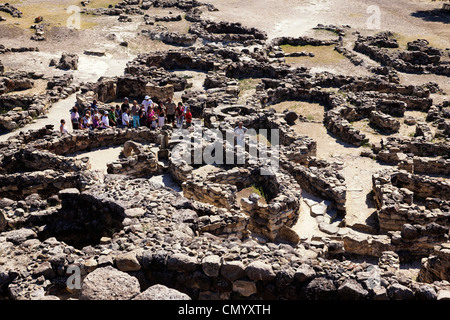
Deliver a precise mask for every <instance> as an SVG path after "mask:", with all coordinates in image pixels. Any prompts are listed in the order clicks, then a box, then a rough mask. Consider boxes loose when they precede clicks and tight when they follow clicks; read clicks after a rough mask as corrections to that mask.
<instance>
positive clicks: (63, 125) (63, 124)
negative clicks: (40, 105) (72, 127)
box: [59, 119, 69, 133]
mask: <svg viewBox="0 0 450 320" xmlns="http://www.w3.org/2000/svg"><path fill="white" fill-rule="evenodd" d="M59 132H61V133H69V130H67V126H66V121H65V120H64V119H61V125H60V126H59Z"/></svg>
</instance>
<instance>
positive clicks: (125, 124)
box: [122, 109, 130, 128]
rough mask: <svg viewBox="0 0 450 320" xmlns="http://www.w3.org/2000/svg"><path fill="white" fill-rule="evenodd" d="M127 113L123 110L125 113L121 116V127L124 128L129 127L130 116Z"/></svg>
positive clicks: (126, 110)
mask: <svg viewBox="0 0 450 320" xmlns="http://www.w3.org/2000/svg"><path fill="white" fill-rule="evenodd" d="M128 113H129V111H128V109H125V111H124V112H123V114H122V126H123V127H124V128H129V127H130V116H129V115H128Z"/></svg>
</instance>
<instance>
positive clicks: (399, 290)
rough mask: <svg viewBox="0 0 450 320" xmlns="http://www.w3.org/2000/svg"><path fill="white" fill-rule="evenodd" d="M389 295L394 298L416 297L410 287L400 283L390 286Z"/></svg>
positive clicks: (410, 298)
mask: <svg viewBox="0 0 450 320" xmlns="http://www.w3.org/2000/svg"><path fill="white" fill-rule="evenodd" d="M387 290H388V295H389V297H390V298H391V299H393V300H412V299H414V293H413V292H412V290H411V289H409V288H408V287H405V286H404V285H401V284H399V283H394V284H393V285H391V286H389V288H388V289H387Z"/></svg>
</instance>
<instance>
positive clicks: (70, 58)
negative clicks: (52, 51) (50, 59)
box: [56, 52, 78, 70]
mask: <svg viewBox="0 0 450 320" xmlns="http://www.w3.org/2000/svg"><path fill="white" fill-rule="evenodd" d="M56 67H57V68H58V69H63V70H78V55H77V54H74V53H67V52H64V53H63V54H62V56H61V58H60V59H59V63H58V64H57V65H56Z"/></svg>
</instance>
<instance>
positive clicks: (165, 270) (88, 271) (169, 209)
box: [0, 1, 450, 300]
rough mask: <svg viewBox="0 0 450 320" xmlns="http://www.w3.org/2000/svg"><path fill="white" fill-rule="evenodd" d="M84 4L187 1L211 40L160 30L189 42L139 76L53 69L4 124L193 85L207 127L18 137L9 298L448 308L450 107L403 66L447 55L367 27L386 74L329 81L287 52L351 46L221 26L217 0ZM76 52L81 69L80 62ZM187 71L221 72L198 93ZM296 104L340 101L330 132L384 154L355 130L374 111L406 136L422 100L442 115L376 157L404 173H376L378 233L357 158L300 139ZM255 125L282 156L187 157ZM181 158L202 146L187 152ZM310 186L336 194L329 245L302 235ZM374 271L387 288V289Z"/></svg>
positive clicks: (130, 70) (9, 146) (6, 169)
mask: <svg viewBox="0 0 450 320" xmlns="http://www.w3.org/2000/svg"><path fill="white" fill-rule="evenodd" d="M84 6H85V8H86V11H85V12H86V13H89V14H102V15H103V14H104V15H115V16H119V17H120V16H121V15H133V16H135V15H137V16H138V15H144V13H145V10H147V9H148V8H150V7H151V6H154V7H158V6H162V7H177V8H179V9H182V10H184V11H186V19H189V21H192V22H194V24H193V25H192V27H191V29H190V31H189V33H190V34H193V35H195V37H193V38H195V40H197V39H203V41H204V42H203V43H200V44H197V45H196V46H195V47H194V46H191V44H190V41H188V42H184V41H185V40H186V37H187V36H184V37H181V38H176V35H170V34H165V36H164V32H165V31H164V30H163V31H162V33H159V34H158V35H157V34H156V33H155V35H154V36H158V37H163V38H161V39H166V40H165V41H168V42H171V43H181V44H183V45H186V46H187V47H186V48H179V49H177V50H171V51H168V52H152V53H145V54H141V55H139V56H138V57H137V58H135V59H134V60H133V61H130V62H129V63H128V64H127V67H126V69H125V72H124V75H123V76H119V77H112V78H100V79H99V80H98V81H97V82H95V83H82V84H81V85H80V86H73V85H72V84H71V83H72V80H73V78H71V75H70V74H68V75H66V76H62V77H54V78H52V79H47V91H46V92H45V93H44V94H42V95H39V96H33V97H27V98H24V96H20V95H17V96H15V95H2V96H1V97H0V106H1V108H2V109H5V110H8V111H7V113H5V114H2V115H1V117H0V127H1V128H2V129H3V130H4V131H12V130H14V129H15V128H17V127H18V126H24V125H26V124H27V123H29V122H30V119H29V117H31V118H32V117H33V116H37V115H40V114H44V113H45V112H46V110H47V109H48V108H49V107H50V106H51V104H52V103H54V102H55V101H57V100H59V99H64V98H65V97H67V95H68V94H71V93H74V92H77V105H78V106H79V107H80V108H82V109H83V108H85V107H87V105H88V104H90V103H91V102H92V101H93V100H97V101H98V102H99V107H100V109H106V108H107V107H108V105H107V104H108V103H111V102H114V101H117V100H120V99H121V98H123V97H125V96H127V97H130V98H131V99H133V98H139V97H141V98H142V96H144V95H151V96H152V98H153V97H155V99H154V100H155V101H156V102H158V101H160V100H164V99H166V98H167V97H173V95H174V93H175V92H183V94H182V100H183V103H185V104H187V105H189V106H190V107H191V109H192V112H193V115H194V117H195V118H196V119H203V124H201V123H194V126H193V128H191V130H189V131H188V133H187V137H184V138H187V139H181V137H180V136H179V134H178V133H177V131H176V130H175V129H174V128H172V126H171V125H166V126H164V127H163V128H158V129H156V130H150V129H148V128H143V127H141V128H137V129H121V128H111V129H106V130H101V131H91V132H86V131H74V132H73V133H69V134H60V133H59V132H57V131H55V130H53V126H51V125H49V126H47V127H44V128H42V129H39V130H29V131H26V132H21V133H19V134H17V135H15V136H12V137H11V138H10V139H8V140H7V141H5V142H1V143H0V163H1V166H0V203H1V206H0V231H1V233H0V251H1V252H2V254H3V256H2V257H1V258H0V262H1V263H0V275H1V276H0V295H1V297H4V298H10V299H17V300H22V299H27V300H29V299H67V298H75V299H149V297H157V296H158V297H166V298H167V297H174V296H175V297H178V298H180V299H205V300H211V299H243V298H245V299H309V300H319V299H320V300H323V299H344V300H346V299H363V300H365V299H373V300H386V299H393V300H396V299H426V300H436V299H445V297H447V296H448V292H449V290H450V284H449V282H448V281H449V274H448V268H449V265H450V259H449V252H450V251H449V227H450V226H449V219H448V218H449V215H450V211H449V209H450V202H449V201H450V199H449V194H450V192H449V191H450V190H449V189H450V186H449V183H448V179H442V178H439V177H432V176H430V175H432V174H438V175H442V176H444V177H448V174H449V172H448V161H449V159H448V155H449V154H450V153H449V144H448V135H449V127H450V126H449V125H448V118H449V114H450V113H449V112H448V110H447V109H448V103H447V102H444V103H442V104H440V105H434V104H433V100H432V98H431V94H432V93H435V92H437V91H438V90H439V88H438V86H437V85H436V84H432V83H431V84H426V85H422V86H417V85H409V86H404V85H401V84H400V83H399V80H398V75H397V73H396V70H398V71H402V72H415V73H423V72H425V71H427V72H432V73H436V74H442V75H448V72H447V71H448V70H447V69H448V65H447V64H446V63H444V62H445V61H441V56H442V55H441V53H440V51H439V50H436V49H435V48H432V47H430V46H429V45H428V43H427V42H425V41H422V40H420V39H419V40H418V41H414V42H411V43H409V44H408V50H407V51H399V52H396V51H395V50H393V51H389V54H386V52H387V51H386V50H384V49H385V48H394V49H395V48H397V47H398V44H397V43H396V41H395V40H394V39H391V37H390V36H389V35H386V34H384V35H383V34H382V35H378V36H374V37H366V38H364V37H360V38H358V40H357V42H356V43H355V47H354V51H356V52H361V53H364V54H366V55H368V56H370V57H371V58H372V59H373V60H375V61H378V62H380V63H381V64H382V65H383V66H380V67H377V68H373V69H371V70H372V71H371V75H370V76H368V77H357V76H344V75H336V74H333V73H329V72H319V73H312V72H310V70H309V69H307V68H291V67H290V66H289V65H287V64H285V61H284V58H285V57H286V55H285V54H283V53H282V50H280V46H281V45H283V44H290V45H315V46H335V49H336V50H337V51H338V52H342V54H343V55H344V56H345V57H347V58H349V59H350V60H351V61H352V62H353V61H354V63H358V62H357V61H356V60H355V59H356V58H355V57H356V56H355V55H354V53H353V52H352V51H351V50H348V49H345V50H343V49H342V48H343V47H342V46H341V41H340V40H319V39H314V38H308V37H299V38H292V37H291V38H289V37H281V38H277V39H274V40H272V41H270V42H269V41H267V36H266V35H265V34H264V33H263V32H261V31H259V30H256V29H254V28H247V27H244V26H242V25H240V24H235V23H228V22H211V21H206V20H203V19H202V18H201V10H200V9H199V8H203V7H205V6H206V7H207V9H208V10H214V9H215V8H214V7H213V6H211V5H205V4H203V3H200V2H197V1H143V2H142V3H140V2H139V1H123V2H121V3H120V4H118V5H116V6H115V7H112V8H101V9H91V8H89V1H84ZM149 25H151V24H149ZM318 28H322V29H326V30H332V31H333V32H335V33H337V34H338V35H339V36H340V37H345V36H346V34H347V33H348V32H347V29H348V28H347V27H342V28H341V27H335V26H318ZM166 36H167V37H166ZM163 41H164V40H163ZM210 42H211V43H210ZM224 43H226V44H228V45H227V46H224V45H223V44H224ZM241 45H242V46H244V49H242V48H241V47H239V46H241ZM250 45H251V46H255V47H253V48H252V49H250V47H248V46H250ZM340 50H341V51H340ZM62 60H64V59H62ZM69 60H70V59H69ZM70 61H72V62H74V61H73V60H70ZM70 61H69V62H70ZM63 62H64V61H63ZM72 62H70V63H69V64H68V65H67V66H68V68H67V69H76V68H72V67H74V63H72ZM64 66H66V65H64ZM61 67H63V66H61ZM180 69H181V70H196V71H203V72H206V73H207V76H206V78H205V82H204V90H200V91H195V90H188V83H187V81H186V79H184V78H182V77H179V76H177V75H175V74H174V73H173V72H172V71H173V70H180ZM446 70H447V71H446ZM2 73H3V72H2ZM36 77H37V78H40V75H36V74H33V73H30V74H19V73H3V75H2V78H1V82H0V83H1V86H0V88H3V89H2V90H4V91H5V92H6V91H11V92H14V91H17V90H23V89H26V88H29V87H32V86H33V82H32V81H33V79H34V78H36ZM249 77H253V78H258V79H260V82H259V84H258V85H257V87H256V88H255V92H254V93H253V94H252V96H251V97H249V98H248V99H247V100H246V101H245V103H244V104H243V103H242V101H239V93H240V88H239V80H241V79H246V78H249ZM283 101H307V102H315V103H319V104H321V105H323V106H324V109H325V112H324V119H323V124H324V126H325V127H326V128H327V130H328V132H329V133H330V134H331V135H333V136H334V137H336V139H339V140H340V141H343V142H346V143H348V144H351V145H354V146H367V145H368V141H369V139H368V138H367V137H366V136H365V135H364V134H363V133H361V132H360V131H359V130H357V129H355V128H354V127H353V126H352V122H353V121H359V120H362V119H368V121H369V123H371V124H373V125H374V126H376V127H377V128H378V129H379V130H381V131H382V132H383V133H386V134H388V135H390V134H391V133H393V132H397V131H398V130H399V126H400V120H399V119H401V118H402V117H404V115H405V111H406V110H421V111H425V112H427V113H428V117H427V123H426V124H424V123H417V124H416V126H417V129H416V134H415V135H416V136H415V137H410V138H398V137H396V136H388V137H387V138H385V139H383V140H382V144H379V143H376V144H370V145H369V147H370V148H368V149H366V150H365V151H364V152H363V154H362V155H365V156H368V157H371V158H373V159H376V160H378V161H381V162H384V163H388V164H390V165H391V166H392V168H390V169H387V170H384V171H381V172H379V173H377V174H375V175H373V177H372V183H373V197H374V199H375V203H376V218H375V220H376V222H377V225H375V226H370V228H369V227H368V228H367V229H368V230H369V231H370V232H366V233H361V232H357V230H351V231H348V230H346V229H344V227H345V224H346V221H345V217H346V213H347V208H346V199H347V197H348V195H347V191H348V190H347V183H346V181H345V178H344V177H343V175H342V174H341V172H340V171H341V170H342V163H339V162H330V161H325V160H321V159H318V158H317V157H316V156H317V143H316V142H315V141H314V140H313V139H311V138H309V137H307V136H299V135H297V134H296V133H295V132H294V130H293V129H292V128H291V126H292V125H294V124H295V122H298V121H300V122H302V121H307V120H306V119H304V118H303V117H300V116H298V115H297V114H295V112H292V111H286V112H284V113H277V112H275V111H274V110H273V109H271V108H270V107H271V105H273V104H277V103H280V102H283ZM19 104H21V105H19ZM18 106H20V107H21V108H22V111H19V110H18V109H16V108H17V107H18ZM239 121H242V122H243V123H244V126H246V127H247V128H249V129H254V130H259V129H276V130H278V132H279V155H278V157H275V158H269V160H267V159H253V158H252V154H251V150H250V146H249V145H247V146H246V147H245V148H244V149H239V147H237V146H234V145H231V146H230V145H229V144H227V143H226V142H224V143H223V144H221V145H220V147H219V148H218V149H217V150H219V149H222V148H223V150H224V151H226V150H229V149H230V148H231V149H232V150H238V151H240V152H242V155H243V158H244V159H246V160H247V161H245V162H244V164H242V165H240V164H239V165H238V164H236V163H235V162H234V163H232V164H226V165H217V164H213V165H211V164H207V163H205V162H201V163H195V164H192V162H188V161H185V160H183V159H187V158H186V156H187V157H188V158H190V159H192V158H193V157H195V154H193V153H192V150H193V149H188V148H189V147H192V146H194V147H196V148H198V149H199V150H201V151H202V152H204V151H205V150H208V149H210V148H211V147H212V146H216V144H215V143H214V142H211V141H210V140H208V139H206V138H203V137H204V135H203V133H204V132H205V131H208V130H215V132H220V133H221V134H226V133H227V132H230V131H232V130H233V128H234V127H235V126H236V124H237V123H238V122H239ZM12 123H13V124H14V125H12ZM428 125H430V126H433V127H436V128H437V129H438V130H439V134H440V135H441V137H443V139H444V141H445V142H436V141H433V140H434V139H435V138H436V135H435V136H433V133H432V132H431V130H429V127H428ZM427 128H428V130H427ZM122 145H123V151H122V153H121V155H120V157H119V159H118V160H112V161H111V162H110V163H108V164H107V168H105V169H106V172H101V171H95V170H91V164H90V160H89V158H88V157H84V158H81V159H74V158H73V157H70V156H68V155H71V154H74V153H76V152H86V151H88V150H92V149H97V148H102V147H110V146H122ZM254 147H255V149H256V150H257V151H258V152H263V151H264V150H265V149H267V146H265V145H264V144H263V143H262V142H261V141H259V142H256V143H254ZM180 150H182V151H181V155H184V156H185V157H184V158H183V159H181V160H180V158H179V156H180ZM183 152H184V153H183ZM177 153H178V157H177ZM216 156H217V155H216ZM274 162H277V163H278V164H279V167H278V170H277V171H276V172H272V173H273V174H272V175H262V174H261V170H262V169H268V168H271V166H273V164H274ZM395 166H397V168H395ZM161 174H166V175H169V176H171V177H172V179H173V180H175V181H176V182H177V183H178V184H179V186H180V187H181V191H176V190H174V189H171V188H169V187H165V186H163V185H161V184H159V183H155V182H153V181H151V179H150V178H151V177H153V176H155V175H161ZM249 187H255V188H256V189H259V190H262V195H258V194H256V193H254V192H252V193H251V194H250V195H246V196H243V197H239V193H240V191H242V190H244V189H247V188H249ZM303 191H306V192H308V193H310V194H312V195H314V196H316V197H319V198H320V199H323V200H324V201H323V202H322V203H314V202H309V204H308V209H309V210H310V214H311V215H312V216H313V217H314V218H315V219H316V220H317V221H320V224H319V228H320V230H321V231H323V232H324V233H326V234H327V236H326V237H316V238H313V239H311V240H305V239H304V238H303V237H302V236H301V235H299V234H297V233H296V232H295V231H294V230H293V229H292V227H293V225H294V224H295V223H297V221H298V218H299V214H300V210H303V209H301V205H300V204H301V201H302V198H303ZM355 257H356V259H354V258H355ZM358 259H359V260H358ZM361 261H364V262H361ZM411 261H421V262H422V266H421V269H420V273H419V275H418V278H417V281H416V280H412V279H410V278H408V277H405V276H404V275H403V274H402V273H401V272H400V265H401V264H402V263H405V262H411ZM71 266H77V267H79V268H80V270H81V276H82V286H81V289H74V290H70V291H68V290H67V279H68V277H69V276H70V274H71V273H70V267H71ZM374 272H375V274H374ZM106 278H110V279H113V280H112V282H108V281H106V280H105V279H106ZM374 279H378V280H379V281H378V282H376V283H375V284H374ZM94 289H95V290H94Z"/></svg>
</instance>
